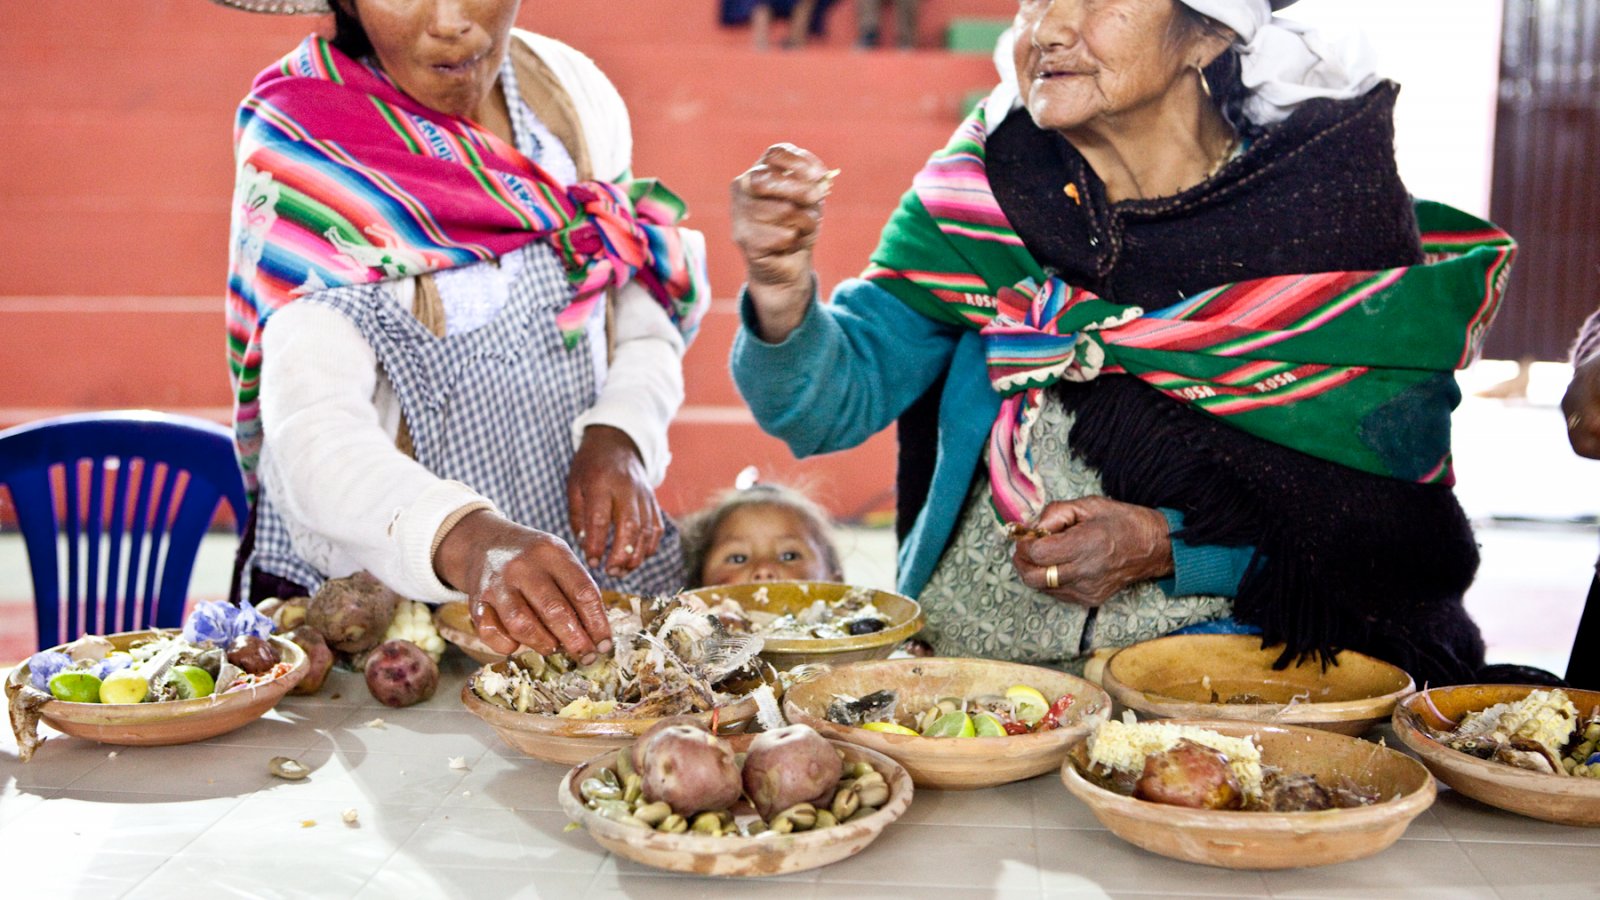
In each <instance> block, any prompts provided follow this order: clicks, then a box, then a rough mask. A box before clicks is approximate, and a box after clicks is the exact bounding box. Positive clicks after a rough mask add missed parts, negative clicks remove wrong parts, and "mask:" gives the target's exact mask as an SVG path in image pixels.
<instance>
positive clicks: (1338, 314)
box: [862, 108, 1516, 522]
mask: <svg viewBox="0 0 1600 900" xmlns="http://www.w3.org/2000/svg"><path fill="white" fill-rule="evenodd" d="M986 134H987V132H986V130H985V125H984V113H983V110H982V108H980V109H979V110H978V111H977V112H976V113H974V114H973V116H972V117H971V118H969V119H968V120H967V121H966V122H964V123H963V124H962V126H961V128H960V129H958V130H957V132H956V134H955V136H954V137H953V138H952V139H951V141H950V143H949V145H948V146H946V147H945V148H944V149H943V150H940V151H939V152H937V153H935V154H934V155H933V157H932V158H931V159H929V160H928V163H927V165H926V166H924V167H923V169H922V171H921V172H920V173H918V175H917V176H916V178H915V180H914V181H913V182H912V187H911V190H910V191H908V192H906V195H905V197H904V198H903V199H902V200H901V203H900V207H899V209H897V210H896V211H895V214H894V216H893V217H892V218H891V219H890V220H889V224H888V226H887V227H886V228H885V230H884V234H883V238H882V241H881V243H880V244H879V246H878V249H877V251H876V252H875V253H874V254H873V256H872V265H870V266H869V267H868V269H867V271H866V272H865V273H864V274H863V276H862V277H864V278H867V279H869V280H871V281H873V282H874V283H876V284H877V285H878V286H880V287H882V288H884V289H885V290H887V291H889V292H890V293H892V294H894V295H895V296H896V297H897V298H899V299H900V300H901V301H902V302H904V303H906V304H908V305H910V306H911V307H912V308H913V309H916V310H917V311H919V312H921V313H922V314H924V315H927V316H929V317H931V318H934V319H937V320H940V321H945V322H950V323H953V324H956V325H960V326H964V327H967V328H976V329H979V330H980V331H981V333H982V334H983V337H984V339H985V347H986V352H987V357H988V367H989V380H990V382H991V383H992V384H993V385H994V387H995V389H996V390H997V391H998V392H999V393H1001V394H1002V395H1003V396H1004V398H1005V399H1004V400H1003V402H1002V405H1001V408H1000V414H999V416H998V418H997V419H996V420H995V424H994V428H993V430H992V431H991V433H990V438H989V451H988V458H989V477H990V483H991V487H992V493H993V498H994V505H995V511H996V513H997V514H998V516H999V517H1000V518H1001V519H1002V520H1003V521H1008V522H1021V521H1025V520H1027V519H1029V518H1031V517H1032V516H1034V515H1036V514H1037V513H1038V512H1039V510H1040V509H1041V508H1042V506H1043V504H1044V502H1046V498H1043V497H1041V495H1040V481H1039V477H1038V475H1037V473H1036V472H1035V464H1036V461H1035V460H1034V459H1033V458H1032V456H1031V455H1030V452H1029V432H1030V430H1031V428H1032V426H1033V423H1034V421H1035V420H1036V419H1037V417H1038V415H1039V408H1040V407H1039V402H1040V399H1041V395H1042V391H1043V390H1044V389H1045V388H1046V387H1048V386H1049V385H1051V384H1054V383H1055V382H1057V381H1059V380H1062V379H1066V380H1068V381H1087V380H1089V379H1092V378H1094V377H1096V376H1097V375H1099V374H1101V373H1126V374H1130V375H1133V376H1136V377H1138V378H1139V379H1141V380H1142V381H1144V382H1145V383H1147V384H1149V385H1151V386H1152V387H1154V388H1156V389H1157V390H1159V391H1161V392H1162V393H1164V394H1166V395H1167V396H1169V397H1172V398H1174V399H1176V400H1179V401H1181V402H1184V403H1187V404H1190V405H1191V406H1194V407H1195V408H1197V409H1199V410H1201V411H1203V412H1206V413H1209V414H1211V415H1214V416H1218V417H1220V418H1222V419H1224V420H1225V421H1227V422H1229V423H1230V424H1232V425H1234V426H1235V427H1238V428H1240V429H1243V430H1244V431H1246V432H1248V433H1250V434H1253V435H1255V436H1257V437H1261V438H1265V439H1266V440H1269V441H1272V442H1273V443H1276V444H1281V445H1283V446H1286V447H1290V448H1293V449H1295V450H1299V451H1302V452H1304V453H1307V454H1310V455H1312V456H1316V457H1320V458H1322V459H1327V460H1331V461H1333V462H1336V463H1340V464H1342V465H1345V466H1349V467H1351V468H1354V469H1359V470H1362V471H1366V472H1373V473H1376V474H1379V475H1384V476H1388V477H1393V478H1403V479H1408V480H1413V481H1419V482H1441V483H1446V484H1449V483H1453V481H1454V474H1453V472H1452V469H1451V463H1450V437H1449V435H1450V429H1449V418H1450V411H1451V409H1453V408H1454V406H1455V404H1456V402H1457V400H1458V399H1459V392H1458V391H1456V390H1454V389H1453V382H1452V383H1451V388H1452V389H1450V390H1440V389H1439V388H1438V382H1439V378H1440V373H1447V372H1450V371H1451V370H1454V369H1459V368H1461V367H1463V366H1465V365H1467V363H1469V362H1471V361H1472V359H1474V358H1475V357H1476V355H1477V352H1478V350H1479V347H1480V346H1481V344H1482V341H1483V337H1484V335H1485V333H1486V332H1487V331H1488V328H1489V324H1490V322H1491V320H1492V319H1493V318H1494V314H1495V310H1496V308H1497V307H1498V306H1499V303H1500V298H1501V295H1502V294H1503V293H1504V290H1505V284H1506V279H1507V277H1508V275H1509V273H1510V267H1511V260H1512V257H1513V256H1514V255H1515V253H1516V245H1515V243H1514V242H1513V241H1512V240H1511V237H1510V236H1509V235H1507V234H1506V233H1505V232H1504V231H1501V230H1500V229H1499V228H1496V227H1495V226H1494V225H1492V224H1489V223H1488V222H1484V221H1482V220H1480V219H1477V218H1475V217H1473V216H1470V215H1468V214H1466V213H1464V212H1461V211H1459V210H1456V209H1452V208H1450V207H1448V206H1443V205H1440V204H1436V203H1428V202H1418V203H1417V205H1416V212H1417V220H1418V223H1419V225H1420V226H1421V230H1422V243H1423V250H1424V253H1425V262H1424V263H1422V264H1421V265H1416V266H1410V267H1405V268H1397V269H1386V270H1383V271H1376V272H1320V273H1311V274H1297V275H1283V276H1277V277H1271V278H1259V279H1254V280H1250V281H1241V282H1237V283H1233V284H1224V285H1219V286H1217V287H1214V288H1211V289H1210V290H1207V291H1203V292H1201V293H1199V294H1196V295H1194V296H1192V297H1189V298H1187V299H1184V300H1182V301H1180V302H1179V303H1176V304H1174V305H1172V306H1170V307H1167V308H1166V309H1159V310H1152V311H1146V310H1144V309H1141V308H1139V307H1137V306H1128V305H1124V304H1119V303H1113V302H1110V301H1107V300H1104V299H1102V298H1100V297H1098V296H1096V295H1095V294H1093V293H1091V292H1089V291H1086V290H1081V289H1079V288H1076V287H1073V286H1072V285H1069V284H1066V283H1065V282H1063V281H1062V280H1061V279H1059V278H1056V277H1053V276H1052V275H1051V274H1049V273H1047V272H1046V271H1044V270H1043V269H1042V268H1041V267H1040V266H1039V264H1038V263H1037V262H1036V261H1035V260H1034V259H1033V257H1032V256H1030V255H1029V253H1028V251H1027V250H1026V249H1025V248H1024V247H1023V244H1022V240H1021V239H1020V238H1018V237H1017V234H1016V232H1015V231H1014V230H1013V229H1012V227H1011V225H1010V223H1009V222H1008V221H1007V220H1006V216H1005V213H1004V212H1003V211H1002V210H1001V209H1000V206H999V204H998V203H997V202H996V200H995V196H994V192H993V191H992V190H991V188H990V185H989V180H988V176H987V175H986V173H985V168H984V143H985V139H986ZM1397 421H1398V422H1401V423H1404V425H1403V427H1400V428H1398V429H1397V428H1395V427H1393V423H1395V422H1397ZM1380 422H1381V423H1383V424H1385V425H1387V426H1388V427H1382V428H1379V427H1367V426H1368V425H1369V424H1372V425H1375V424H1376V423H1380ZM1378 431H1382V432H1383V433H1384V438H1385V439H1386V440H1387V441H1389V442H1390V443H1392V441H1393V435H1394V434H1395V433H1396V432H1397V431H1398V432H1399V433H1402V434H1404V435H1405V438H1404V440H1405V441H1406V443H1407V444H1408V446H1406V447H1404V448H1403V450H1402V451H1401V452H1396V450H1395V448H1394V447H1392V446H1389V445H1387V444H1386V443H1385V440H1380V439H1379V438H1378V437H1375V436H1374V435H1375V433H1376V432H1378Z"/></svg>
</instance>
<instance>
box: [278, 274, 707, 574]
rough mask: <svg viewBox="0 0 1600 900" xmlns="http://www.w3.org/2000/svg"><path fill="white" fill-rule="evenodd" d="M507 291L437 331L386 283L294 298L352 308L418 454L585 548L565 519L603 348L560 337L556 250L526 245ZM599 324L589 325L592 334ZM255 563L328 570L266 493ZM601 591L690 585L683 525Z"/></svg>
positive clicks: (566, 289)
mask: <svg viewBox="0 0 1600 900" xmlns="http://www.w3.org/2000/svg"><path fill="white" fill-rule="evenodd" d="M516 252H517V253H520V254H524V258H523V260H522V266H521V267H520V269H521V271H520V273H519V275H518V277H517V278H516V279H515V280H514V281H512V284H511V296H510V299H509V300H508V301H507V303H506V305H505V306H504V307H503V308H502V309H501V310H500V312H499V313H498V314H497V315H496V316H495V317H494V318H493V319H491V320H490V321H489V322H488V324H486V325H484V326H482V327H480V328H476V329H474V330H472V331H468V332H465V333H462V334H453V335H447V336H445V337H442V338H440V337H435V336H434V335H433V334H431V333H430V332H429V331H428V329H427V328H426V327H425V326H424V325H423V324H422V323H421V322H419V321H417V319H416V317H415V316H413V315H411V314H410V313H409V312H408V311H406V310H405V309H402V308H401V307H400V306H399V305H398V304H396V303H395V302H394V300H393V299H392V298H390V297H389V296H388V295H387V292H386V290H385V289H384V288H383V287H382V286H380V285H359V286H351V287H343V288H335V289H332V290H327V291H321V292H319V293H317V294H314V295H311V296H309V297H306V298H304V299H302V300H300V301H298V302H300V303H317V304H321V305H324V306H328V307H330V308H332V309H335V310H337V311H338V312H340V313H342V314H344V315H345V316H347V317H348V318H349V319H350V320H351V321H352V322H353V323H354V324H355V326H356V328H357V329H358V330H359V331H360V332H361V335H362V337H363V338H365V339H366V341H367V342H368V343H369V344H370V345H371V346H372V348H373V350H374V351H375V352H376V353H377V357H378V364H379V366H381V367H382V369H383V371H384V373H385V374H387V375H388V377H389V380H390V382H391V383H392V384H393V385H394V391H395V395H396V397H397V398H398V399H399V401H400V407H401V410H402V411H403V412H404V414H405V418H406V422H407V423H408V424H409V426H410V428H411V437H412V441H413V444H414V446H415V452H416V459H417V462H419V463H421V464H422V465H423V466H425V467H426V468H427V469H428V471H430V472H432V473H434V474H435V475H438V476H439V477H440V478H449V479H454V480H456V481H460V482H463V483H465V484H467V485H469V486H470V487H472V489H473V490H475V491H477V492H479V493H481V494H483V495H484V496H485V497H488V498H489V499H490V500H492V501H493V502H494V503H495V505H496V506H498V507H499V508H500V509H501V511H502V512H504V513H505V514H506V516H507V517H509V518H511V519H512V520H514V521H516V522H519V523H521V524H523V525H527V526H529V527H532V528H538V529H540V530H542V531H548V532H551V533H552V534H555V535H558V536H559V537H561V538H562V539H563V540H565V541H566V542H567V543H568V544H570V545H572V546H577V537H576V535H574V534H573V532H572V528H571V525H570V524H569V522H568V516H567V473H568V471H569V470H570V468H571V464H572V439H571V429H572V422H573V420H574V419H576V418H577V417H578V415H579V414H581V413H582V412H583V411H584V410H585V409H587V408H589V407H590V406H591V405H592V404H593V403H594V400H595V397H596V394H597V387H596V379H595V354H594V353H593V352H592V348H591V347H589V346H582V345H580V346H578V347H574V348H572V349H571V350H568V349H566V348H565V347H564V346H563V345H562V341H561V333H560V331H559V330H558V329H557V327H556V320H555V314H556V311H557V310H560V309H562V308H564V307H565V306H566V304H567V302H568V301H569V299H570V295H571V291H572V289H571V287H570V286H569V285H568V282H567V278H566V274H565V272H563V271H562V266H561V262H560V260H559V259H558V258H557V257H556V255H555V253H554V252H553V251H552V250H551V249H550V248H549V247H547V246H546V245H544V244H530V245H528V246H527V247H525V248H523V249H522V250H518V251H516ZM602 331H603V330H602V329H599V328H594V329H591V330H590V335H591V338H594V337H597V336H598V335H599V334H600V333H602ZM257 517H258V518H257V521H256V549H255V559H254V564H255V565H256V566H257V567H259V568H261V569H263V570H265V571H267V572H270V573H272V574H274V575H279V576H281V577H284V578H288V579H290V580H291V581H295V582H297V583H300V584H303V585H305V586H306V587H307V588H308V589H309V590H312V591H315V590H316V588H317V587H318V586H319V585H320V584H321V583H322V581H323V580H324V576H323V575H322V574H321V573H319V572H317V571H316V570H315V569H314V568H312V567H311V566H310V565H309V564H308V563H306V562H305V561H304V560H303V559H302V558H301V557H300V556H299V555H298V554H296V553H295V550H294V546H293V543H292V541H291V540H290V537H289V530H288V527H287V525H286V524H285V523H284V521H283V517H282V516H281V515H280V514H279V512H278V510H277V508H276V505H275V504H274V502H273V498H272V497H271V494H270V491H268V490H266V489H263V491H262V494H261V499H260V503H259V509H258V511H257ZM590 574H592V575H593V576H594V578H595V581H596V582H597V583H598V584H599V585H600V586H601V587H602V588H609V589H613V590H618V591H625V592H630V593H641V594H657V593H664V592H670V591H675V590H678V589H680V588H682V587H683V584H684V580H683V559H682V552H681V550H680V547H679V540H678V530H677V528H676V526H674V525H673V524H672V523H671V522H670V521H668V522H667V523H666V533H665V535H664V536H663V538H662V541H661V546H660V549H658V550H657V551H656V553H655V555H654V556H652V557H650V558H649V559H647V560H645V562H644V565H642V566H641V567H640V568H639V569H638V570H637V571H635V572H633V573H631V574H630V575H628V576H627V577H624V578H620V579H614V578H611V577H609V576H607V575H606V574H605V573H603V572H591V573H590Z"/></svg>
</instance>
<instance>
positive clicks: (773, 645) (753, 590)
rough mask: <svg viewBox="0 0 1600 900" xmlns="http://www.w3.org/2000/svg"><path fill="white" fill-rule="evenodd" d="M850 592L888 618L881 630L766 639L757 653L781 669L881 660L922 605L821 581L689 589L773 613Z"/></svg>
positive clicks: (911, 628)
mask: <svg viewBox="0 0 1600 900" xmlns="http://www.w3.org/2000/svg"><path fill="white" fill-rule="evenodd" d="M851 591H865V592H866V593H867V594H868V595H870V596H871V598H872V605H873V606H875V607H877V609H878V611H879V612H881V613H883V615H884V618H885V620H886V621H887V622H888V623H889V624H888V625H887V627H885V628H884V629H883V630H882V631H874V632H872V633H871V634H859V635H852V636H850V637H840V638H775V637H768V638H765V642H764V643H763V645H762V648H761V657H762V658H763V659H765V660H766V661H767V662H770V663H772V665H773V666H774V667H776V668H777V669H778V670H779V671H787V670H789V669H792V668H794V667H795V666H799V665H805V664H807V663H829V664H832V665H840V664H843V663H847V662H856V661H857V660H863V659H883V658H884V657H886V656H888V655H889V654H890V653H893V652H894V649H895V648H896V647H898V646H900V645H901V644H902V643H904V642H905V640H906V639H907V638H909V637H911V636H912V635H914V634H916V633H917V632H918V631H921V630H922V621H923V617H922V606H921V605H920V604H918V603H917V601H915V600H912V599H911V598H910V597H902V596H900V595H899V594H895V593H891V592H889V591H879V590H874V589H872V588H861V587H852V586H850V585H848V584H832V583H829V582H825V581H766V582H761V583H759V584H721V585H716V586H714V587H704V588H697V589H695V590H692V591H686V592H685V593H689V594H693V595H695V596H697V597H699V598H700V599H701V600H704V601H705V602H706V605H708V606H716V605H717V604H718V603H721V602H722V601H723V600H725V599H732V600H735V601H737V602H738V604H739V605H740V606H742V607H744V608H745V609H747V610H760V611H762V612H768V613H773V614H775V615H780V616H781V615H786V614H788V613H795V612H799V611H801V610H803V609H805V608H806V607H808V606H811V605H812V604H813V603H816V602H817V601H818V600H822V601H824V602H827V603H834V602H837V601H839V600H840V599H842V598H843V597H844V596H845V595H846V594H848V593H850V592H851Z"/></svg>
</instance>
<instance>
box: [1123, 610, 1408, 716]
mask: <svg viewBox="0 0 1600 900" xmlns="http://www.w3.org/2000/svg"><path fill="white" fill-rule="evenodd" d="M1280 651H1281V648H1275V647H1268V648H1266V649H1262V647H1261V639H1260V638H1258V637H1254V636H1251V635H1246V634H1190V635H1174V636H1172V637H1164V638H1156V639H1155V640H1152V641H1143V642H1141V643H1138V644H1133V645H1132V646H1129V647H1124V648H1123V649H1121V650H1119V651H1117V653H1116V654H1115V655H1113V656H1112V657H1111V659H1110V661H1109V662H1107V663H1106V666H1105V672H1104V674H1103V675H1102V676H1101V682H1100V683H1101V685H1102V686H1103V687H1105V689H1106V693H1108V694H1110V695H1111V698H1112V699H1113V700H1115V701H1117V702H1118V703H1120V704H1122V705H1123V706H1125V707H1127V708H1129V709H1132V710H1134V711H1136V712H1138V713H1139V714H1141V715H1142V716H1146V717H1157V718H1207V719H1241V720H1244V721H1249V722H1275V723H1278V724H1282V725H1305V726H1308V727H1311V728H1321V729H1323V730H1324V731H1336V732H1338V733H1340V734H1349V735H1361V734H1365V733H1366V732H1367V731H1368V730H1369V729H1370V728H1372V726H1374V725H1376V724H1378V723H1380V722H1383V721H1384V720H1386V719H1388V718H1389V715H1390V713H1392V712H1393V711H1394V706H1395V704H1396V703H1397V702H1399V700H1400V698H1402V697H1405V696H1406V695H1408V694H1410V693H1412V691H1414V690H1415V689H1416V685H1415V684H1413V683H1412V681H1411V676H1410V675H1407V674H1406V673H1405V672H1404V671H1402V670H1401V669H1398V668H1396V667H1394V666H1392V665H1389V664H1388V663H1386V662H1382V661H1381V660H1377V659H1373V658H1372V657H1370V656H1365V655H1363V654H1360V653H1356V652H1354V651H1351V650H1346V651H1345V652H1343V653H1340V654H1339V656H1338V662H1337V664H1336V665H1332V666H1329V667H1328V668H1327V669H1326V670H1323V668H1322V666H1321V664H1319V663H1317V662H1309V661H1308V662H1304V663H1301V664H1300V665H1295V666H1290V667H1289V668H1287V669H1281V670H1278V669H1274V668H1272V664H1273V662H1275V661H1276V660H1277V658H1278V654H1279V652H1280ZM1213 695H1215V696H1216V697H1217V698H1218V700H1213V699H1212V697H1213ZM1230 698H1237V699H1235V700H1234V701H1233V702H1229V699H1230ZM1245 698H1256V699H1258V700H1259V701H1260V702H1239V701H1240V700H1244V699H1245Z"/></svg>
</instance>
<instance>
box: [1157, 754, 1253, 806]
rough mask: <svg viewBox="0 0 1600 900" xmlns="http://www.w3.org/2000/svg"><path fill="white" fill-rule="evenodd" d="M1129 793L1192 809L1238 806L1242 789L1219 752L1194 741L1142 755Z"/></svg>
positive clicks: (1242, 801) (1242, 792)
mask: <svg viewBox="0 0 1600 900" xmlns="http://www.w3.org/2000/svg"><path fill="white" fill-rule="evenodd" d="M1133 795H1134V796H1135V797H1138V798H1140V799H1142V800H1150V801H1153V802H1156V803H1170V804H1172V805H1173V806H1189V807H1193V808H1196V809H1238V808H1240V807H1241V806H1243V805H1244V791H1242V790H1240V788H1239V779H1238V776H1236V775H1234V774H1233V769H1231V768H1229V766H1228V758H1227V757H1226V756H1223V755H1222V754H1221V753H1220V752H1218V751H1216V750H1213V749H1211V748H1210V747H1207V746H1205V745H1203V744H1197V743H1195V742H1194V741H1189V740H1183V741H1179V742H1178V743H1177V745H1176V746H1174V747H1173V748H1172V749H1171V750H1167V751H1165V752H1162V753H1152V754H1150V755H1149V756H1147V757H1145V761H1144V774H1143V775H1141V776H1139V782H1138V784H1136V785H1135V786H1134V789H1133Z"/></svg>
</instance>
